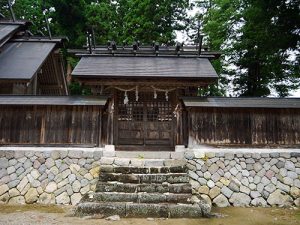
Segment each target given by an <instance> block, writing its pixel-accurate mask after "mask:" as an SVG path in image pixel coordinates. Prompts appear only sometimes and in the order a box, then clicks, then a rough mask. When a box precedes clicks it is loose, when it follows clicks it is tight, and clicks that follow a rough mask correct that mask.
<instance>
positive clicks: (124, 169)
mask: <svg viewBox="0 0 300 225" xmlns="http://www.w3.org/2000/svg"><path fill="white" fill-rule="evenodd" d="M101 172H109V173H111V172H113V173H123V174H130V173H138V174H150V173H186V172H187V167H186V166H163V167H132V166H117V167H115V166H111V165H106V166H101Z"/></svg>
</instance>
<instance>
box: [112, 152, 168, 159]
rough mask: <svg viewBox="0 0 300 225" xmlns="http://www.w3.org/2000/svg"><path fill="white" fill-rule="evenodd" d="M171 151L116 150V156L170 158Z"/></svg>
mask: <svg viewBox="0 0 300 225" xmlns="http://www.w3.org/2000/svg"><path fill="white" fill-rule="evenodd" d="M171 153H173V152H162V151H160V152H157V151H116V157H119V158H137V159H171Z"/></svg>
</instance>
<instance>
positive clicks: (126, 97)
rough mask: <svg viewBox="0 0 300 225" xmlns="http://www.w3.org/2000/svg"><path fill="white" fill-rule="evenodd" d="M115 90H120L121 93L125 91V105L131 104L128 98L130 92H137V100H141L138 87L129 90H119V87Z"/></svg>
mask: <svg viewBox="0 0 300 225" xmlns="http://www.w3.org/2000/svg"><path fill="white" fill-rule="evenodd" d="M114 88H115V89H117V90H119V91H124V105H127V104H128V102H129V98H128V94H127V92H129V91H134V90H135V100H136V101H138V100H139V89H138V86H135V87H133V88H129V89H124V88H119V87H114Z"/></svg>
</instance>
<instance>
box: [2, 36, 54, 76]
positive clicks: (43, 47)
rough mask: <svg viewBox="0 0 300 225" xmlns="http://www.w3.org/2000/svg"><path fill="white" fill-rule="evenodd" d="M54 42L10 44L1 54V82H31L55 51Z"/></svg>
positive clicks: (4, 47) (6, 45)
mask: <svg viewBox="0 0 300 225" xmlns="http://www.w3.org/2000/svg"><path fill="white" fill-rule="evenodd" d="M55 45H56V43H53V42H9V43H6V44H5V45H4V46H3V49H2V52H1V53H0V80H1V79H7V80H30V79H31V78H32V77H33V76H34V74H35V73H36V72H38V70H39V69H40V68H41V66H42V64H43V62H44V61H45V59H46V58H47V57H48V55H49V54H50V53H51V51H52V50H53V49H54V47H55Z"/></svg>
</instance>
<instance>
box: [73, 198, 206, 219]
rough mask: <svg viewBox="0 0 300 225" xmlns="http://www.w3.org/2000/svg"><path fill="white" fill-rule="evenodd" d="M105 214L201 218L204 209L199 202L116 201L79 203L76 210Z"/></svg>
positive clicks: (92, 213) (77, 211)
mask: <svg viewBox="0 0 300 225" xmlns="http://www.w3.org/2000/svg"><path fill="white" fill-rule="evenodd" d="M95 214H102V215H104V216H111V215H116V214H117V215H119V216H120V217H132V218H134V217H143V218H147V217H164V218H200V217H202V210H201V208H200V206H199V205H197V204H172V203H164V204H161V203H160V204H153V203H151V204H148V203H132V202H114V203H94V202H88V203H87V202H85V203H79V204H78V205H77V207H76V210H75V215H77V216H85V215H95Z"/></svg>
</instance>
